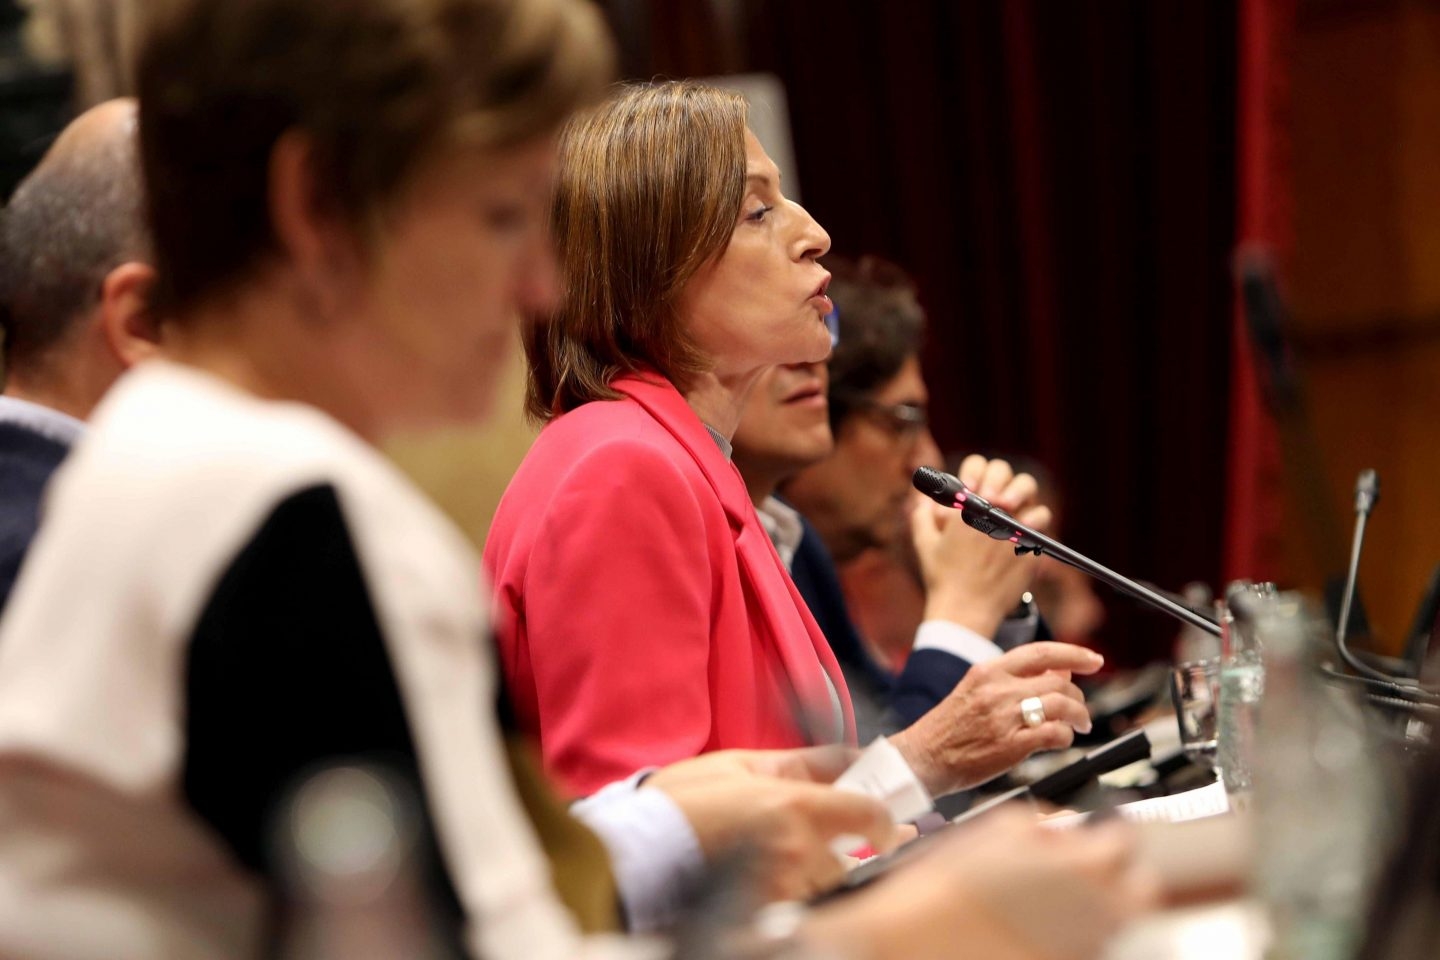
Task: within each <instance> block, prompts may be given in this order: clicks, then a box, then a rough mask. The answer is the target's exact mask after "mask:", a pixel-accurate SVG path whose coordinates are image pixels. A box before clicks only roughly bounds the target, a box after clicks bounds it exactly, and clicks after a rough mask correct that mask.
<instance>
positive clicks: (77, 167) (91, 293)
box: [0, 130, 149, 372]
mask: <svg viewBox="0 0 1440 960" xmlns="http://www.w3.org/2000/svg"><path fill="white" fill-rule="evenodd" d="M142 193H143V191H142V189H141V184H140V172H139V169H138V167H137V164H136V157H135V137H134V135H133V130H132V131H130V132H127V133H125V134H123V135H114V136H105V137H103V139H102V140H101V142H98V143H95V144H86V145H84V146H82V147H76V148H74V149H65V150H61V151H57V152H55V153H52V154H51V155H50V156H47V157H46V158H45V159H44V160H43V161H41V163H40V166H39V167H37V168H36V169H35V171H34V172H33V173H31V174H30V176H28V177H27V178H26V179H25V180H24V181H23V182H22V183H21V184H20V186H19V187H18V188H16V190H15V195H14V196H13V197H12V198H11V200H10V204H9V206H8V207H6V208H5V211H4V213H3V214H0V327H3V329H4V332H5V350H4V356H5V369H6V371H7V372H8V371H10V370H16V369H28V370H30V371H32V372H33V371H35V370H36V369H37V368H39V367H42V366H43V365H44V364H45V363H46V362H47V360H48V359H49V356H50V354H51V353H52V352H53V351H54V350H55V349H56V348H57V347H59V346H60V345H61V344H63V343H64V342H65V340H66V338H67V337H68V336H69V334H70V333H71V332H72V331H73V330H74V329H75V326H76V324H77V323H78V321H79V320H80V319H81V318H82V317H83V316H84V315H85V313H86V312H87V311H89V310H90V309H91V308H93V307H94V306H95V305H96V304H97V303H99V300H100V290H101V286H102V284H103V283H104V281H105V276H106V274H108V273H109V272H110V271H111V270H114V269H115V268H116V267H118V266H119V265H120V264H122V263H124V262H126V261H127V260H134V259H142V258H145V257H148V255H149V254H148V250H147V245H146V239H145V229H144V221H143V218H142V216H141V212H140V208H141V205H142V204H141V195H142Z"/></svg>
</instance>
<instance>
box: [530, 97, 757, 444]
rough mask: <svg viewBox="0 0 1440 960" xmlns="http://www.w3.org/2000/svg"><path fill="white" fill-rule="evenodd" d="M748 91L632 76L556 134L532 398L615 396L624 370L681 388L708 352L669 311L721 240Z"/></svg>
mask: <svg viewBox="0 0 1440 960" xmlns="http://www.w3.org/2000/svg"><path fill="white" fill-rule="evenodd" d="M745 124H746V107H745V100H744V98H742V97H741V96H740V95H739V94H736V93H732V92H730V91H726V90H720V89H718V88H715V87H709V86H705V85H704V84H699V83H695V82H692V81H677V82H666V83H653V84H638V85H627V86H622V87H620V88H618V90H617V91H616V92H615V94H614V95H613V96H611V97H610V98H609V99H607V100H606V101H605V102H604V103H602V104H601V105H600V106H598V107H596V108H594V109H592V110H590V111H587V112H586V113H584V114H581V115H579V116H577V117H576V118H574V119H573V120H572V121H571V122H570V123H569V124H568V125H567V126H566V128H565V130H564V132H563V133H562V134H561V138H560V152H559V160H560V162H559V175H558V178H557V183H556V188H555V203H554V210H553V219H552V222H553V226H554V230H555V240H556V243H557V245H558V250H559V259H560V273H561V280H562V286H563V293H562V295H561V301H560V307H559V309H558V310H557V311H556V313H555V316H554V317H553V318H552V319H551V320H550V321H549V322H548V323H542V324H540V325H538V326H536V327H535V328H533V329H532V330H531V331H530V332H529V335H528V336H527V337H526V344H525V347H526V355H527V357H528V358H529V362H530V382H529V389H528V393H527V397H526V409H527V410H528V412H529V413H530V414H531V416H533V417H535V418H537V419H539V420H549V419H550V418H552V417H555V416H557V415H559V414H561V413H564V412H565V411H567V410H573V409H574V408H575V407H578V406H580V405H581V404H582V403H587V402H589V401H591V400H613V399H615V398H616V397H617V396H618V394H617V393H616V392H615V391H614V390H613V389H612V388H611V386H610V384H611V382H612V381H613V380H614V379H615V377H616V376H618V375H619V374H621V373H624V372H634V371H638V370H645V369H652V370H654V371H656V372H658V373H659V374H660V375H661V376H663V377H665V378H666V379H668V380H670V381H671V382H672V383H674V384H676V385H677V386H680V387H682V388H683V386H684V385H685V383H686V382H687V380H688V379H689V378H690V377H692V376H694V375H695V374H696V373H698V372H700V371H701V370H703V369H704V368H705V358H704V357H702V356H701V355H700V354H699V352H698V351H697V349H696V347H695V345H694V343H693V342H692V340H691V339H690V337H689V336H688V335H687V333H686V331H685V330H684V329H683V327H682V325H681V322H680V317H679V315H678V313H677V302H678V299H679V295H680V293H681V291H682V290H683V289H684V288H685V285H686V284H687V283H688V282H689V281H690V279H691V278H692V277H693V276H695V274H696V272H697V271H699V270H700V268H701V267H702V266H704V265H705V264H706V263H708V262H710V261H711V260H712V259H714V258H715V257H718V256H719V255H720V254H721V253H722V252H724V250H725V247H726V245H727V244H728V243H729V242H730V235H731V233H732V232H733V231H734V229H735V222H736V219H737V218H738V217H739V215H740V204H741V202H742V201H743V200H744V195H745Z"/></svg>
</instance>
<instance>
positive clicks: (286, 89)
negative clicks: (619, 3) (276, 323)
mask: <svg viewBox="0 0 1440 960" xmlns="http://www.w3.org/2000/svg"><path fill="white" fill-rule="evenodd" d="M144 18H145V19H144V21H143V23H142V26H141V43H140V54H139V60H138V67H137V81H138V88H139V93H140V143H141V158H142V166H143V169H144V173H145V179H146V184H147V187H148V194H149V211H150V221H151V227H152V229H153V232H154V242H155V250H156V259H157V267H158V270H159V274H160V283H161V288H160V290H159V291H158V297H159V299H160V302H161V306H162V308H168V309H169V310H171V311H176V310H183V309H184V308H185V307H188V306H190V305H191V304H193V303H194V302H195V301H197V300H200V299H203V298H205V297H208V296H210V295H212V294H215V293H220V292H223V290H224V289H225V288H226V287H228V286H231V285H235V284H237V283H238V282H240V281H242V280H243V279H245V277H246V276H248V275H249V273H250V272H251V271H252V270H253V268H254V266H255V264H256V262H257V261H258V260H259V259H260V258H261V257H263V256H265V255H267V254H268V253H271V252H273V250H274V235H273V226H272V224H271V223H270V218H269V203H268V199H269V198H268V185H269V162H270V154H271V151H272V150H273V148H274V145H275V143H276V142H277V140H278V139H279V138H280V137H281V136H282V135H283V134H285V133H287V132H289V131H292V130H298V131H301V132H303V133H304V134H305V135H306V136H307V137H308V138H309V139H310V141H311V143H312V144H313V146H314V149H315V156H316V162H317V164H318V167H319V169H318V171H317V177H316V180H317V182H318V183H319V184H320V185H321V186H322V188H323V189H324V190H325V191H326V195H325V196H324V197H322V198H321V199H322V200H323V201H325V202H327V203H329V204H330V205H331V206H332V207H333V208H334V209H335V210H336V211H337V212H339V213H341V214H342V215H344V216H346V217H348V218H350V219H351V220H352V222H354V223H356V224H357V226H358V225H361V224H364V223H367V222H373V220H374V219H375V214H376V213H377V212H378V211H379V209H380V208H383V206H384V205H385V203H386V202H387V201H388V200H390V199H392V198H393V197H394V196H396V195H397V194H398V192H399V190H400V188H401V187H402V186H403V185H404V184H405V182H406V180H407V178H408V177H409V176H410V174H412V173H413V172H414V170H415V169H416V168H417V166H418V165H419V164H420V162H421V160H422V159H423V158H424V157H425V156H426V155H427V154H428V153H429V152H430V151H431V150H433V149H434V148H436V147H438V146H440V145H441V144H443V143H445V142H448V141H450V140H452V139H455V138H458V139H461V140H463V141H466V142H472V143H476V144H479V145H483V146H495V147H505V146H510V145H513V144H518V143H520V142H523V141H524V140H526V139H529V138H532V137H535V136H537V135H540V134H543V133H546V132H548V131H551V130H554V129H557V128H558V127H559V126H560V124H561V123H562V122H563V121H564V120H565V118H566V117H568V116H569V115H570V113H572V112H573V111H574V110H576V109H577V108H579V107H581V106H584V105H586V104H588V103H590V102H592V101H593V100H594V99H596V98H598V97H599V96H600V95H601V92H602V91H603V89H604V86H605V84H606V83H608V82H609V81H610V78H611V76H612V70H613V62H614V53H613V47H612V44H611V41H610V39H609V36H608V34H607V33H606V31H605V28H604V26H603V23H602V21H601V20H600V17H599V14H598V13H597V12H596V10H595V9H594V8H593V7H592V6H591V5H590V4H589V3H586V2H584V0H244V2H228V0H227V2H217V0H146V3H145V9H144Z"/></svg>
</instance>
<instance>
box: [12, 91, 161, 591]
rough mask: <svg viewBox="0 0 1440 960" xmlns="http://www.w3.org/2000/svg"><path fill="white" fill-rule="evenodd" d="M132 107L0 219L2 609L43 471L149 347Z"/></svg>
mask: <svg viewBox="0 0 1440 960" xmlns="http://www.w3.org/2000/svg"><path fill="white" fill-rule="evenodd" d="M135 131H136V108H135V103H134V101H132V100H112V101H110V102H107V103H103V104H101V105H99V106H97V107H94V108H92V109H91V110H88V111H86V112H85V113H84V114H82V115H81V116H80V117H78V118H77V119H76V120H75V121H74V122H73V123H71V124H70V126H68V127H66V128H65V130H64V131H63V132H62V133H61V134H60V137H59V138H58V139H57V140H56V141H55V144H54V145H53V146H52V147H51V148H50V150H49V152H48V153H46V155H45V157H44V159H42V160H41V161H40V164H39V166H37V167H36V168H35V170H34V171H33V172H32V173H31V174H30V175H29V176H28V177H26V178H25V180H24V181H22V182H21V184H20V186H19V187H17V188H16V190H15V194H14V196H13V197H12V198H11V200H10V203H9V205H8V206H7V207H6V208H5V210H4V212H3V214H0V329H3V332H4V372H5V381H4V384H5V386H4V390H3V392H0V611H3V609H4V606H5V602H6V601H7V600H8V599H9V596H10V591H11V588H12V587H13V586H14V583H15V579H16V577H17V576H18V574H19V569H20V564H21V561H22V560H23V559H24V556H25V552H26V550H27V549H28V548H29V546H30V541H31V540H32V539H33V538H34V536H35V531H36V529H37V528H38V526H39V522H40V513H41V502H42V499H43V495H44V490H45V485H46V484H47V482H48V481H49V479H50V475H51V474H52V473H54V471H55V469H56V468H57V467H58V466H59V465H60V463H61V461H62V460H64V458H65V455H66V454H67V453H69V451H70V447H71V445H72V444H73V443H74V441H75V439H76V438H77V437H78V436H79V435H80V432H81V431H82V430H83V429H84V422H85V420H86V419H88V418H89V416H90V414H91V413H92V412H93V411H94V409H95V406H96V404H98V403H99V402H100V398H101V397H103V396H104V395H105V392H106V391H107V390H108V389H110V386H111V384H113V383H114V382H115V380H116V379H117V378H118V377H119V376H120V374H121V373H123V372H124V371H125V370H126V369H128V368H129V367H130V366H131V365H133V364H135V363H137V362H139V361H140V360H142V359H144V358H145V357H146V356H149V355H150V354H151V353H152V352H154V350H155V349H156V345H157V330H156V326H155V323H154V320H153V318H152V316H151V313H150V309H149V293H150V288H151V284H152V282H153V280H154V277H155V273H154V270H153V268H152V267H151V266H150V265H149V263H148V259H149V246H148V243H147V241H146V232H145V226H144V221H143V215H142V213H141V190H142V187H141V182H140V175H139V167H138V164H137V161H136V156H135V149H136V147H135Z"/></svg>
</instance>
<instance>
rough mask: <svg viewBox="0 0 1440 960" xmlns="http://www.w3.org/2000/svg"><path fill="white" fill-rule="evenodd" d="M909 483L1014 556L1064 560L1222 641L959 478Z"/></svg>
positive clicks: (934, 475) (1203, 619)
mask: <svg viewBox="0 0 1440 960" xmlns="http://www.w3.org/2000/svg"><path fill="white" fill-rule="evenodd" d="M911 482H912V483H913V484H914V485H915V489H916V490H919V491H920V492H921V493H923V494H925V495H926V496H927V497H929V498H930V499H931V500H934V501H935V502H936V503H938V504H940V505H941V506H942V507H951V508H953V509H956V510H959V511H960V519H961V520H963V521H964V522H965V524H966V525H967V526H970V527H973V528H974V529H976V530H979V531H980V532H981V533H983V534H985V535H986V536H989V537H992V538H993V539H996V540H1009V541H1010V542H1011V543H1013V544H1015V553H1016V554H1017V555H1018V554H1022V553H1033V554H1035V555H1036V556H1039V555H1040V554H1042V553H1047V554H1049V555H1050V556H1052V557H1054V558H1055V559H1057V560H1061V561H1064V562H1065V563H1068V564H1070V566H1072V567H1076V568H1078V569H1080V570H1083V571H1084V572H1085V573H1087V574H1089V575H1090V576H1092V577H1094V578H1095V579H1096V580H1099V581H1100V582H1101V583H1106V584H1109V585H1110V586H1111V587H1113V588H1114V589H1115V590H1118V591H1119V592H1120V593H1123V594H1125V595H1126V596H1128V597H1133V598H1134V599H1136V600H1139V601H1141V602H1142V603H1147V604H1149V605H1150V606H1152V607H1155V608H1156V609H1157V610H1163V611H1164V612H1166V613H1168V614H1170V616H1172V617H1175V618H1177V619H1179V620H1181V621H1183V622H1185V623H1188V624H1190V625H1191V626H1194V627H1199V628H1200V629H1201V630H1204V631H1205V632H1206V633H1209V634H1211V635H1212V636H1216V637H1218V636H1220V625H1219V624H1218V623H1216V622H1215V621H1214V620H1213V619H1211V618H1210V617H1208V616H1206V615H1205V614H1202V613H1200V612H1199V611H1197V610H1192V609H1191V608H1190V607H1188V606H1185V605H1183V604H1179V603H1176V602H1175V601H1174V600H1172V599H1170V598H1169V597H1166V596H1164V595H1162V594H1160V593H1158V592H1156V591H1155V590H1153V589H1151V588H1149V587H1147V586H1145V585H1144V584H1141V583H1138V582H1136V581H1135V580H1131V579H1130V578H1129V577H1126V576H1123V575H1122V574H1119V573H1116V572H1115V571H1114V570H1111V569H1110V568H1109V567H1106V566H1103V565H1101V564H1099V563H1096V562H1095V561H1094V560H1091V559H1090V558H1089V557H1087V556H1085V555H1084V554H1082V553H1078V552H1076V551H1074V550H1072V549H1070V548H1069V547H1067V546H1065V544H1063V543H1061V542H1060V541H1058V540H1056V539H1054V538H1053V537H1049V536H1046V535H1045V534H1043V533H1041V532H1040V531H1038V530H1034V529H1031V528H1030V527H1027V526H1026V525H1025V524H1023V523H1021V522H1020V521H1019V520H1016V519H1015V518H1014V517H1012V516H1010V514H1008V513H1006V512H1005V511H1004V510H1001V509H1000V508H999V507H997V506H995V505H994V504H992V503H991V502H990V501H989V500H986V499H985V498H984V497H982V496H979V495H978V494H976V493H975V492H974V491H973V490H971V489H970V488H969V487H967V486H965V484H963V483H961V482H960V478H959V477H955V476H952V475H951V474H948V473H943V472H941V471H939V470H935V469H933V468H931V467H921V468H920V469H919V470H916V471H915V474H914V476H913V477H912V478H911Z"/></svg>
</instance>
